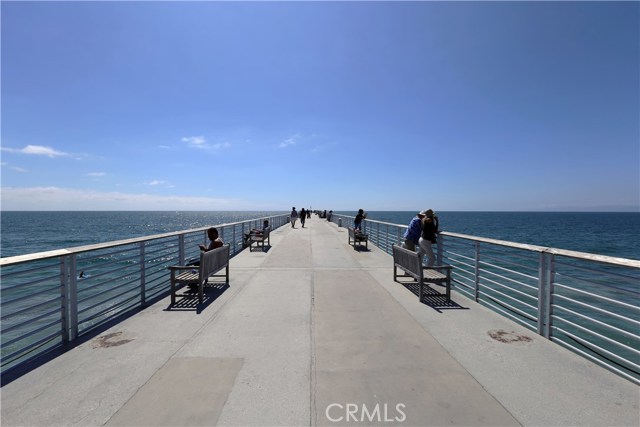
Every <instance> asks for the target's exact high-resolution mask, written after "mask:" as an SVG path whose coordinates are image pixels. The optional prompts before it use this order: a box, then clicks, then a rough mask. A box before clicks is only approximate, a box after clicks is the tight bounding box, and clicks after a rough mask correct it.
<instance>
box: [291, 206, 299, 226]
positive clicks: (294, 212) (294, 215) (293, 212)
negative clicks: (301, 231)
mask: <svg viewBox="0 0 640 427" xmlns="http://www.w3.org/2000/svg"><path fill="white" fill-rule="evenodd" d="M297 219H298V211H297V210H296V207H295V206H294V207H293V208H292V209H291V228H296V220H297Z"/></svg>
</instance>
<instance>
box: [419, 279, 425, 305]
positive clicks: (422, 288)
mask: <svg viewBox="0 0 640 427" xmlns="http://www.w3.org/2000/svg"><path fill="white" fill-rule="evenodd" d="M423 297H424V282H420V292H419V293H418V301H419V302H422V299H423Z"/></svg>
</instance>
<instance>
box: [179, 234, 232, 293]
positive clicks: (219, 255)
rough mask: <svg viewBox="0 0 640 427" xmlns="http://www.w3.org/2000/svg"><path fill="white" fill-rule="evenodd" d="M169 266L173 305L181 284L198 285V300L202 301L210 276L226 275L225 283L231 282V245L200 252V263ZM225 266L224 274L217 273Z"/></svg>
mask: <svg viewBox="0 0 640 427" xmlns="http://www.w3.org/2000/svg"><path fill="white" fill-rule="evenodd" d="M168 268H169V270H170V271H171V305H173V304H175V303H176V290H177V289H178V286H179V285H181V286H180V287H182V286H184V285H198V300H199V302H200V303H202V300H203V299H204V285H205V284H206V283H207V282H208V280H209V278H210V277H224V278H225V283H226V284H227V285H228V284H229V245H228V244H227V245H223V246H222V247H219V248H217V249H213V250H210V251H207V252H204V251H203V252H200V265H172V266H169V267H168ZM223 268H224V269H225V272H224V274H215V273H217V272H219V271H220V270H222V269H223Z"/></svg>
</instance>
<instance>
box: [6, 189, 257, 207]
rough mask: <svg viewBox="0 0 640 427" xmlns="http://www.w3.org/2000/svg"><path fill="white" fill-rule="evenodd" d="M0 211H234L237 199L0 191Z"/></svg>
mask: <svg viewBox="0 0 640 427" xmlns="http://www.w3.org/2000/svg"><path fill="white" fill-rule="evenodd" d="M0 195H1V197H2V209H3V210H106V211H112V210H174V209H177V210H236V209H243V208H245V206H244V205H245V203H244V202H242V201H239V200H237V199H222V198H214V197H188V196H173V195H167V196H163V195H153V194H145V193H141V194H130V193H121V192H99V191H94V190H77V189H70V188H59V187H31V188H14V187H2V188H1V189H0Z"/></svg>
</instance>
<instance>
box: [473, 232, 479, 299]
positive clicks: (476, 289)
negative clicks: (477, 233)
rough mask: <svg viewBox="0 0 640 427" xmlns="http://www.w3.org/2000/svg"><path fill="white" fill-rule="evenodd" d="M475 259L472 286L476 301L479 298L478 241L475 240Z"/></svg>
mask: <svg viewBox="0 0 640 427" xmlns="http://www.w3.org/2000/svg"><path fill="white" fill-rule="evenodd" d="M475 243H476V244H475V247H476V261H475V280H474V288H473V299H474V301H476V302H478V301H479V300H480V242H475Z"/></svg>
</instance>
